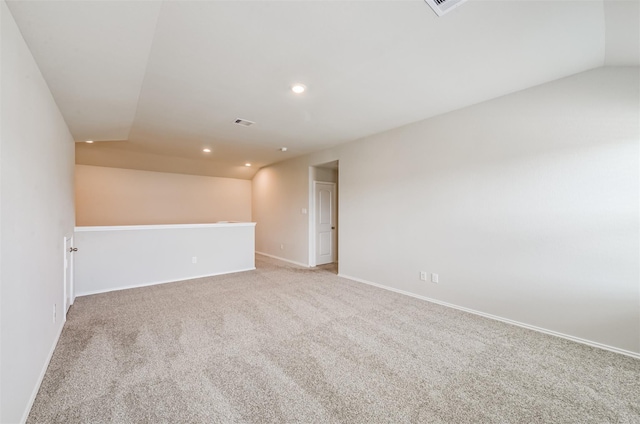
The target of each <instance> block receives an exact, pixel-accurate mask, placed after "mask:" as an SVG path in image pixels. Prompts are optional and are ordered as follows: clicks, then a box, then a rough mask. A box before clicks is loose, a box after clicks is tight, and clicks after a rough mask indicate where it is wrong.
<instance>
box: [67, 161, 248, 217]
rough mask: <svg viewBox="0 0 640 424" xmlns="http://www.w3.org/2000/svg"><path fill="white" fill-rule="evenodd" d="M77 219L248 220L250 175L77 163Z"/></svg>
mask: <svg viewBox="0 0 640 424" xmlns="http://www.w3.org/2000/svg"><path fill="white" fill-rule="evenodd" d="M75 196H76V224H77V225H80V226H84V225H151V224H196V223H208V222H217V221H251V181H248V180H239V179H235V178H219V177H203V176H196V175H184V174H170V173H165V172H150V171H137V170H132V169H119V168H106V167H100V166H89V165H76V174H75Z"/></svg>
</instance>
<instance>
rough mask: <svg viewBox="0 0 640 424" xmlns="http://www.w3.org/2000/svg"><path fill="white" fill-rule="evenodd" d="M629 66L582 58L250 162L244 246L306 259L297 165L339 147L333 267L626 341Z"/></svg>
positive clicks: (631, 116)
mask: <svg viewBox="0 0 640 424" xmlns="http://www.w3.org/2000/svg"><path fill="white" fill-rule="evenodd" d="M638 74H639V72H638V68H637V67H632V68H601V69H596V70H593V71H589V72H585V73H582V74H578V75H575V76H572V77H569V78H565V79H562V80H559V81H556V82H552V83H548V84H544V85H541V86H538V87H534V88H532V89H529V90H525V91H522V92H518V93H515V94H512V95H508V96H505V97H502V98H498V99H495V100H492V101H488V102H484V103H481V104H478V105H475V106H471V107H469V108H466V109H463V110H459V111H456V112H452V113H448V114H445V115H442V116H439V117H436V118H432V119H428V120H425V121H421V122H418V123H415V124H411V125H408V126H405V127H402V128H398V129H395V130H392V131H388V132H385V133H382V134H378V135H375V136H371V137H368V138H365V139H363V140H359V141H356V142H352V143H348V144H346V145H342V146H339V147H337V148H334V149H332V150H328V151H325V152H321V153H319V154H315V155H310V156H305V157H301V158H297V159H293V160H291V161H287V162H282V163H279V164H276V165H274V166H272V167H268V168H265V169H262V170H260V171H259V173H258V174H257V175H256V176H255V177H254V180H253V190H254V193H253V198H254V204H253V213H254V219H255V220H256V221H257V222H258V228H260V229H261V231H258V233H257V242H256V243H257V245H258V246H260V249H263V251H264V252H265V253H268V254H273V255H276V256H281V257H284V258H286V259H290V260H296V261H300V262H305V263H307V257H308V256H307V250H308V243H307V240H308V221H307V220H305V219H303V218H304V217H300V216H299V213H298V210H299V208H301V207H305V206H306V205H307V202H308V178H309V172H308V168H307V167H308V166H309V165H315V164H319V163H325V162H328V161H331V160H337V159H338V160H339V161H340V172H339V180H340V203H339V217H340V228H339V238H340V256H339V262H340V273H341V274H343V275H347V276H351V277H355V278H358V279H361V280H365V281H370V282H374V283H378V284H381V285H385V286H387V287H390V288H393V289H397V290H403V291H406V292H410V293H413V294H416V295H419V296H424V297H428V298H432V299H435V300H438V301H441V302H448V303H451V304H454V305H457V306H461V307H466V308H469V309H473V310H477V311H480V312H483V313H487V314H492V315H496V316H499V317H502V318H506V319H510V320H514V321H517V322H521V323H525V324H527V325H530V326H536V327H540V328H543V329H547V330H550V331H554V332H558V333H562V334H566V335H568V336H571V337H573V338H579V339H584V340H587V341H590V342H592V343H595V344H602V345H606V346H610V347H613V348H615V349H619V350H624V351H629V352H635V353H636V354H637V353H640V308H639V304H640V293H639V286H638V282H639V280H640V275H639V256H640V248H639V226H638V217H639V207H638V205H639V192H640V188H639V184H638V169H639V149H638V145H639V139H640V134H639V131H640V129H639V128H640V122H639V113H638V112H639V109H638V108H639V100H640V99H639V97H638V93H639V84H638ZM292 181H295V184H294V183H293V182H292ZM270 194H277V201H276V204H274V203H273V201H272V200H273V198H272V197H271V196H270ZM265 224H266V225H265ZM286 238H288V239H291V240H294V242H293V243H291V248H290V249H289V250H286V249H285V250H284V251H279V250H278V249H277V246H278V243H279V242H280V241H281V240H283V239H286ZM294 247H295V248H294ZM421 270H423V271H427V272H429V273H431V272H434V273H438V274H439V275H440V284H437V285H436V284H433V283H425V282H422V281H420V280H419V277H418V276H419V271H421Z"/></svg>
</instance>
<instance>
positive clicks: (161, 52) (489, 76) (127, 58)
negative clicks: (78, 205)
mask: <svg viewBox="0 0 640 424" xmlns="http://www.w3.org/2000/svg"><path fill="white" fill-rule="evenodd" d="M7 3H8V5H9V8H10V10H11V12H12V14H13V15H14V18H15V19H16V21H17V23H18V26H19V27H20V30H21V31H22V34H23V36H24V38H25V40H26V42H27V44H28V45H29V47H30V49H31V51H32V53H33V55H34V57H35V59H36V61H37V63H38V65H39V67H40V69H41V71H42V73H43V75H44V78H45V79H46V81H47V83H48V84H49V87H50V89H51V91H52V93H53V96H54V98H55V100H56V102H57V104H58V106H59V107H60V110H61V111H62V114H63V116H64V118H65V120H66V122H67V124H68V125H69V129H70V130H71V133H72V135H73V137H74V138H75V140H76V141H77V142H78V144H77V147H76V155H77V162H78V163H87V164H94V165H103V166H117V167H127V168H136V169H148V170H157V171H169V172H182V173H193V174H201V175H214V176H227V177H235V178H251V177H252V176H253V174H254V173H255V171H256V170H257V168H259V167H260V166H264V165H267V164H270V163H273V162H277V161H280V160H283V159H286V158H289V157H293V156H298V155H301V154H304V153H309V152H313V151H317V150H321V149H324V148H327V147H330V146H333V145H336V144H339V143H343V142H347V141H350V140H354V139H358V138H361V137H364V136H367V135H370V134H374V133H377V132H381V131H384V130H388V129H391V128H394V127H398V126H401V125H405V124H408V123H411V122H414V121H418V120H421V119H424V118H427V117H431V116H435V115H438V114H441V113H444V112H447V111H451V110H455V109H459V108H462V107H465V106H469V105H472V104H475V103H478V102H481V101H485V100H488V99H491V98H495V97H498V96H501V95H505V94H508V93H511V92H514V91H518V90H521V89H524V88H528V87H531V86H534V85H538V84H541V83H544V82H547V81H551V80H554V79H558V78H561V77H564V76H568V75H571V74H575V73H578V72H581V71H585V70H588V69H592V68H596V67H600V66H605V65H627V66H638V65H639V64H640V59H639V56H640V46H639V43H640V41H639V40H640V34H639V31H640V29H639V28H640V27H639V24H638V21H639V19H640V18H639V14H640V8H639V4H640V2H639V1H638V0H632V1H623V0H621V1H618V0H605V1H601V0H584V1H580V0H576V1H563V0H558V1H527V0H508V1H483V0H470V1H468V2H467V3H465V4H463V5H462V6H460V7H458V8H457V9H455V10H454V11H452V12H450V13H449V14H447V15H445V16H443V17H440V18H438V17H437V16H436V15H435V14H434V13H433V12H432V11H431V9H430V8H429V7H428V6H427V4H426V3H425V2H424V1H423V0H399V1H297V2H296V1H268V0H263V1H175V0H174V1H24V0H21V1H8V2H7ZM297 82H300V83H303V84H305V85H306V86H307V91H306V92H305V93H303V94H300V95H296V94H294V93H293V92H292V91H291V90H290V88H291V86H292V84H294V83H297ZM236 118H242V119H247V120H251V121H255V124H254V125H252V126H251V127H242V126H238V125H236V124H235V123H234V121H235V120H236ZM85 140H95V141H96V142H95V143H93V144H85V143H82V142H83V141H85ZM283 146H286V147H287V148H288V151H287V152H281V151H279V150H278V149H279V148H280V147H283ZM204 147H208V148H210V149H211V150H212V152H211V153H203V152H202V149H203V148H204ZM246 162H250V163H252V164H253V166H252V167H251V168H248V167H245V166H244V164H245V163H246Z"/></svg>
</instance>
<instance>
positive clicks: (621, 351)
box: [338, 274, 640, 359]
mask: <svg viewBox="0 0 640 424" xmlns="http://www.w3.org/2000/svg"><path fill="white" fill-rule="evenodd" d="M338 277H342V278H346V279H347V280H351V281H355V282H357V283H363V284H368V285H370V286H374V287H378V288H381V289H385V290H389V291H392V292H395V293H400V294H404V295H405V296H411V297H414V298H416V299H420V300H425V301H427V302H431V303H436V304H438V305H442V306H446V307H448V308H453V309H458V310H460V311H463V312H468V313H470V314H474V315H479V316H481V317H485V318H489V319H492V320H496V321H501V322H504V323H506V324H511V325H515V326H518V327H522V328H526V329H528V330H533V331H537V332H539V333H544V334H548V335H550V336H555V337H560V338H562V339H566V340H571V341H572V342H576V343H581V344H585V345H588V346H591V347H596V348H598V349H604V350H608V351H611V352H614V353H619V354H621V355H626V356H630V357H632V358H636V359H640V353H638V352H632V351H630V350H625V349H620V348H617V347H613V346H609V345H606V344H602V343H598V342H594V341H591V340H587V339H581V338H580V337H575V336H570V335H568V334H564V333H559V332H557V331H553V330H548V329H546V328H541V327H536V326H535V325H530V324H525V323H523V322H520V321H514V320H511V319H509V318H503V317H500V316H497V315H491V314H487V313H485V312H480V311H476V310H475V309H469V308H465V307H464V306H458V305H454V304H452V303H447V302H442V301H440V300H437V299H432V298H430V297H426V296H421V295H419V294H415V293H411V292H408V291H404V290H400V289H395V288H393V287H389V286H385V285H382V284H378V283H373V282H371V281H367V280H363V279H361V278H356V277H351V276H349V275H345V274H338Z"/></svg>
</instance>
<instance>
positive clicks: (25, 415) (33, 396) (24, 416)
mask: <svg viewBox="0 0 640 424" xmlns="http://www.w3.org/2000/svg"><path fill="white" fill-rule="evenodd" d="M65 321H66V320H63V321H62V325H61V326H60V329H58V334H56V338H55V340H54V341H53V344H52V345H51V349H49V354H48V355H47V360H46V361H45V363H44V365H43V367H42V369H41V370H40V375H39V376H38V383H37V384H36V386H35V387H34V388H33V392H32V393H31V397H30V398H29V402H28V403H27V407H26V408H25V411H24V413H23V414H22V419H21V420H20V422H21V423H25V422H27V418H29V413H30V412H31V407H32V406H33V402H35V401H36V396H38V391H39V390H40V386H41V385H42V380H44V375H45V374H46V373H47V368H49V363H50V362H51V358H53V352H55V351H56V346H58V340H60V335H61V334H62V330H64V323H65Z"/></svg>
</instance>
